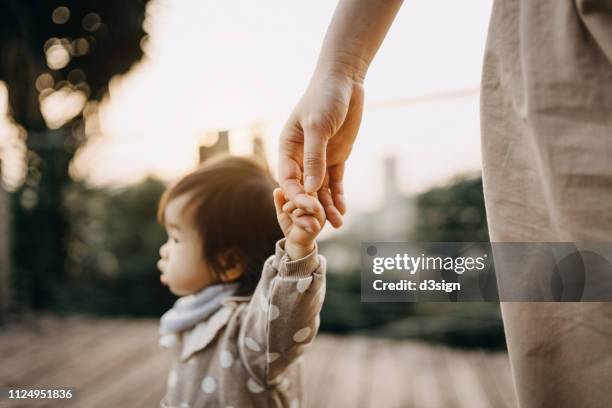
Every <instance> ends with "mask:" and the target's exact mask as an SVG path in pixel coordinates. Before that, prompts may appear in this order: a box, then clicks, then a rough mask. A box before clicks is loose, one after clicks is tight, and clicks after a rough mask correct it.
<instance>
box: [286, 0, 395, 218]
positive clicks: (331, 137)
mask: <svg viewBox="0 0 612 408" xmlns="http://www.w3.org/2000/svg"><path fill="white" fill-rule="evenodd" d="M401 4H402V0H340V1H339V3H338V6H337V8H336V11H335V13H334V16H333V19H332V21H331V23H330V25H329V28H328V30H327V34H326V36H325V39H324V41H323V46H322V48H321V53H320V55H319V60H318V62H317V66H316V69H315V72H314V74H313V76H312V79H311V81H310V84H309V86H308V88H307V90H306V92H305V94H304V95H303V96H302V98H301V99H300V101H299V102H298V104H297V106H296V107H295V109H294V110H293V112H292V113H291V115H290V117H289V120H288V121H287V123H286V125H285V127H284V129H283V131H282V134H281V138H280V143H279V171H278V174H279V179H280V186H281V188H282V190H283V193H284V194H285V196H286V197H287V198H288V199H289V200H291V201H293V202H294V203H295V204H296V205H297V206H298V207H299V208H302V209H304V210H306V211H311V210H314V209H315V208H316V204H315V201H316V200H315V199H314V198H313V197H311V196H308V195H306V194H304V192H318V198H319V200H320V201H321V203H322V204H323V206H324V208H325V212H326V215H327V218H328V219H329V221H330V223H331V224H332V225H333V226H334V227H339V226H340V225H341V224H342V214H344V212H345V211H346V205H345V202H344V192H343V186H342V180H343V176H344V166H345V162H346V160H347V159H348V156H349V154H350V152H351V149H352V146H353V143H354V141H355V138H356V136H357V132H358V130H359V125H360V123H361V115H362V111H363V81H364V79H365V76H366V73H367V70H368V67H369V66H370V63H371V62H372V59H373V58H374V56H375V55H376V52H377V51H378V49H379V47H380V45H381V43H382V41H383V39H384V38H385V35H386V33H387V31H388V30H389V27H390V26H391V23H392V22H393V20H394V18H395V15H396V14H397V11H398V10H399V8H400V6H401ZM302 183H303V184H302Z"/></svg>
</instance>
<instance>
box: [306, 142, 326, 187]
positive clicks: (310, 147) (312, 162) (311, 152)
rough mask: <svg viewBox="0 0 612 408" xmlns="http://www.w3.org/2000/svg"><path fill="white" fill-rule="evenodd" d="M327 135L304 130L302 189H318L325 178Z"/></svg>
mask: <svg viewBox="0 0 612 408" xmlns="http://www.w3.org/2000/svg"><path fill="white" fill-rule="evenodd" d="M326 151H327V137H325V136H324V135H322V134H321V133H320V132H314V131H310V132H308V131H305V132H304V190H306V192H307V193H312V192H315V191H318V190H319V188H321V185H322V184H323V179H324V178H325V155H326Z"/></svg>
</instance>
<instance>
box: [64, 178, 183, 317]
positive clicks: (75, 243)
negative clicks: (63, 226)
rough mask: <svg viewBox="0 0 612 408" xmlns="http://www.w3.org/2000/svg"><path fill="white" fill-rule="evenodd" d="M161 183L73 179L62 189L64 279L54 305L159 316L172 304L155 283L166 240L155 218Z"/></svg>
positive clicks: (160, 287) (105, 312)
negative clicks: (115, 184)
mask: <svg viewBox="0 0 612 408" xmlns="http://www.w3.org/2000/svg"><path fill="white" fill-rule="evenodd" d="M164 188H165V186H164V185H163V184H162V183H161V182H160V181H157V180H154V179H147V180H145V181H143V182H141V183H139V184H136V185H133V186H129V187H125V188H122V189H118V190H110V189H90V188H87V187H85V186H84V185H81V184H76V185H73V186H72V187H71V188H70V189H69V190H68V191H67V192H66V194H65V211H66V213H67V214H69V217H68V218H69V224H70V233H69V238H68V242H67V248H68V256H67V262H66V275H67V278H66V282H65V284H64V285H62V287H61V288H59V287H58V288H56V289H57V293H56V295H57V296H56V297H55V298H56V299H58V302H57V303H56V304H54V307H56V308H57V309H58V310H60V311H66V312H70V311H88V312H95V313H101V314H127V315H137V316H156V317H159V316H160V315H161V314H162V313H163V312H164V311H165V310H167V309H168V308H169V307H170V306H171V304H172V302H173V300H174V299H175V298H174V296H173V295H171V294H170V292H169V291H168V289H167V288H166V287H164V286H162V285H161V284H160V282H159V271H158V270H157V267H156V262H157V260H158V259H159V255H158V250H159V247H160V245H161V244H162V243H163V242H164V241H165V239H166V235H165V231H164V230H163V228H162V227H161V226H160V225H158V224H157V222H156V211H157V203H158V201H159V198H160V196H161V194H162V192H163V190H164Z"/></svg>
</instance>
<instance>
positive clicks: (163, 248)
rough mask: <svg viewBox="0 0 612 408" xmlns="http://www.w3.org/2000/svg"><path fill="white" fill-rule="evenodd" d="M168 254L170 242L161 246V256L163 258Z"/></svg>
mask: <svg viewBox="0 0 612 408" xmlns="http://www.w3.org/2000/svg"><path fill="white" fill-rule="evenodd" d="M167 255H168V244H167V243H166V244H164V245H162V246H160V247H159V256H160V257H161V258H162V259H163V258H165V257H166V256H167Z"/></svg>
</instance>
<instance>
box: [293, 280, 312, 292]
mask: <svg viewBox="0 0 612 408" xmlns="http://www.w3.org/2000/svg"><path fill="white" fill-rule="evenodd" d="M311 283H312V276H309V277H307V278H303V279H299V280H298V281H297V284H296V287H297V290H298V292H300V293H304V292H306V290H308V288H309V287H310V284H311Z"/></svg>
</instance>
